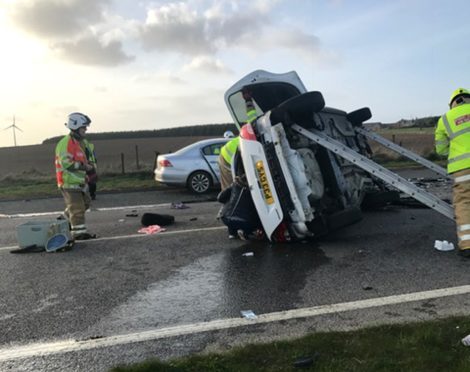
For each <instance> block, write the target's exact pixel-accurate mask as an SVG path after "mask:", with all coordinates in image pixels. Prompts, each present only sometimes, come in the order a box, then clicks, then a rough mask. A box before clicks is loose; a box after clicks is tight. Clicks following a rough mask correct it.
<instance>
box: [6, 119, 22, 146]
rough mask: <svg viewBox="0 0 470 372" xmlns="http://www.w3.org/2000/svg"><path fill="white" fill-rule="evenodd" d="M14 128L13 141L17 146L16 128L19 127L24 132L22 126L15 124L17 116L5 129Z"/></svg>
mask: <svg viewBox="0 0 470 372" xmlns="http://www.w3.org/2000/svg"><path fill="white" fill-rule="evenodd" d="M10 128H12V129H13V141H14V143H15V147H16V130H17V129H18V130H19V131H20V132H22V130H21V128H20V127H18V126H17V125H16V124H15V117H14V116H13V124H12V125H10V126H9V127H6V128H5V129H4V130H7V129H10Z"/></svg>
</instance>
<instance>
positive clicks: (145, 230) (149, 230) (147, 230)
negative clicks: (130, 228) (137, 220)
mask: <svg viewBox="0 0 470 372" xmlns="http://www.w3.org/2000/svg"><path fill="white" fill-rule="evenodd" d="M163 231H166V229H165V228H164V227H161V226H159V225H150V226H147V227H142V228H141V229H139V230H138V231H137V232H138V233H141V234H156V233H159V232H163Z"/></svg>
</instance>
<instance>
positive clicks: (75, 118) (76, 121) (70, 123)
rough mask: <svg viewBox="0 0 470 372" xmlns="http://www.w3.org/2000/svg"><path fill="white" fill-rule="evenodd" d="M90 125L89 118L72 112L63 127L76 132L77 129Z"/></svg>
mask: <svg viewBox="0 0 470 372" xmlns="http://www.w3.org/2000/svg"><path fill="white" fill-rule="evenodd" d="M90 123H91V120H90V118H89V117H88V116H86V115H85V114H82V113H80V112H73V113H71V114H69V116H68V120H67V122H66V123H65V125H66V126H67V128H69V129H71V130H77V129H78V128H81V127H87V126H89V125H90Z"/></svg>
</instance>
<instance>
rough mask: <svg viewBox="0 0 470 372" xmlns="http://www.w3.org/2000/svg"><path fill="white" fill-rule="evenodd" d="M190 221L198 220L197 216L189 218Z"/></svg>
mask: <svg viewBox="0 0 470 372" xmlns="http://www.w3.org/2000/svg"><path fill="white" fill-rule="evenodd" d="M189 220H190V221H197V217H193V218H190V219H189Z"/></svg>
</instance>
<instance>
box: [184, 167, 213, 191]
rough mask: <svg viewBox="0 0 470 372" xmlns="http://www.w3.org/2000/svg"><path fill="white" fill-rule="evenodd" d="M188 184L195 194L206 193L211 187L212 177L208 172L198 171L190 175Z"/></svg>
mask: <svg viewBox="0 0 470 372" xmlns="http://www.w3.org/2000/svg"><path fill="white" fill-rule="evenodd" d="M187 186H188V189H189V191H191V192H193V193H195V194H204V193H205V192H207V191H209V189H210V188H211V186H212V178H211V176H210V175H209V174H208V173H207V172H204V171H196V172H194V173H192V174H191V175H190V176H189V177H188V182H187Z"/></svg>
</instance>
